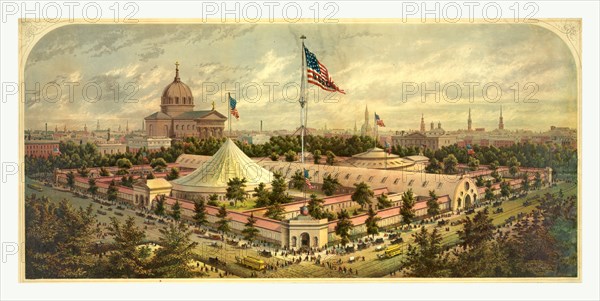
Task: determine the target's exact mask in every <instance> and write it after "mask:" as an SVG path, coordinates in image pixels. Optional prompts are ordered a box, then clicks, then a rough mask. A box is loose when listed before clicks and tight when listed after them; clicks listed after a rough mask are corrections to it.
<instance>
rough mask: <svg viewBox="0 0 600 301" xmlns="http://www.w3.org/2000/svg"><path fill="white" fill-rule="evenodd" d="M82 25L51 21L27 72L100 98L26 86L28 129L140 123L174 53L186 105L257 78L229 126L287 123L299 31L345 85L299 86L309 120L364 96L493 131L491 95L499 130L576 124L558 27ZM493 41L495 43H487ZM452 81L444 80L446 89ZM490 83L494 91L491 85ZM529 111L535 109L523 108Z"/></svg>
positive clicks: (316, 121) (338, 122)
mask: <svg viewBox="0 0 600 301" xmlns="http://www.w3.org/2000/svg"><path fill="white" fill-rule="evenodd" d="M80 26H81V25H71V26H66V27H61V28H58V29H56V30H54V31H52V32H50V33H49V34H47V35H46V36H44V37H43V38H42V39H41V40H40V41H39V42H38V43H37V44H36V45H35V46H34V49H33V50H32V52H31V54H30V56H29V58H28V60H27V64H26V67H25V83H26V85H29V87H32V86H33V85H34V83H36V82H39V83H41V84H42V85H43V84H45V83H49V82H52V83H56V84H58V85H59V86H62V87H65V83H68V82H78V83H80V86H79V87H81V86H84V85H85V84H86V83H90V82H93V83H98V84H99V85H100V87H101V88H102V91H103V94H102V97H101V98H100V100H99V101H97V102H93V103H92V102H86V101H85V100H83V99H81V97H79V98H78V97H77V95H78V92H79V95H80V94H81V91H80V90H78V88H77V87H76V88H75V90H74V92H75V95H76V96H75V97H74V99H73V101H72V102H71V101H69V95H67V94H68V93H62V95H61V98H60V99H61V100H60V101H58V102H54V103H52V102H48V101H43V100H42V101H40V102H33V101H34V100H35V98H36V96H35V95H34V94H28V95H26V106H25V127H26V128H43V126H44V123H46V122H48V123H49V124H67V126H68V127H70V128H72V127H83V125H84V124H86V123H87V124H88V127H89V126H90V124H89V123H90V122H94V121H95V120H96V119H100V120H104V121H106V122H107V123H111V124H118V123H121V124H125V122H126V120H129V123H130V127H131V128H132V129H139V128H140V127H141V122H142V118H143V117H144V116H147V115H148V114H149V113H151V112H153V111H154V110H155V108H156V106H157V105H158V104H159V103H160V94H161V92H162V89H163V88H164V87H165V86H167V85H168V84H169V83H170V82H171V81H172V78H173V76H174V63H175V61H179V62H180V64H181V67H180V69H181V78H182V81H183V82H184V83H186V84H187V85H189V86H190V88H191V90H192V93H193V95H194V98H195V103H196V106H195V109H196V110H207V109H210V107H211V103H212V101H215V103H216V109H217V110H219V111H220V112H225V113H226V111H227V107H226V103H225V102H224V99H225V95H226V93H225V91H219V92H218V94H217V95H219V96H220V97H219V98H220V99H219V98H218V97H215V96H207V97H204V94H203V93H202V91H203V84H204V90H206V89H207V87H208V86H207V85H214V84H217V85H219V86H220V85H221V84H224V85H225V86H226V87H233V86H235V83H239V85H240V87H241V88H243V87H244V86H245V85H255V84H257V85H258V86H260V87H261V90H262V91H261V92H262V97H261V98H260V99H257V100H251V99H250V98H253V97H255V96H256V93H254V92H252V91H253V90H255V89H254V88H252V87H251V88H248V89H247V90H246V91H247V93H243V91H240V92H239V93H240V94H243V95H240V96H241V97H238V101H239V102H240V103H239V107H238V110H239V112H240V116H241V118H240V120H239V121H235V120H234V122H232V124H233V129H234V130H254V129H258V127H259V121H260V120H264V123H265V128H266V129H269V130H274V129H294V128H295V127H297V126H298V124H299V120H298V119H299V110H298V109H299V106H298V104H297V102H294V101H293V99H294V97H291V96H290V97H287V99H284V98H283V97H282V96H281V94H282V91H281V90H280V89H279V88H280V87H282V86H283V85H284V84H285V83H289V84H292V85H294V84H295V85H297V84H299V81H300V51H299V50H300V44H299V43H300V40H299V39H298V37H299V36H300V34H305V35H307V36H308V37H309V38H308V39H307V40H306V46H307V47H308V48H309V49H310V50H311V51H312V52H313V53H315V55H316V56H317V58H318V59H319V60H320V61H321V62H322V63H323V64H325V65H326V66H327V67H328V69H329V71H330V74H331V76H332V77H333V78H334V79H335V80H336V83H337V84H338V85H339V86H340V87H341V88H343V89H345V90H346V91H347V94H346V95H341V94H334V95H333V97H334V98H335V99H337V102H333V103H323V99H324V98H325V97H326V96H327V94H326V93H325V92H324V91H320V90H317V89H316V88H315V87H310V88H311V90H310V92H309V93H313V92H317V93H319V94H318V95H319V97H320V99H319V102H318V103H314V102H311V103H310V104H309V113H308V114H309V120H308V126H309V127H314V128H322V127H323V125H324V124H325V123H327V127H328V128H344V129H352V128H353V126H354V122H355V121H356V122H358V123H361V121H362V120H363V118H361V117H362V116H363V111H364V107H365V105H368V106H369V108H370V111H376V112H377V113H378V114H379V115H380V116H381V118H382V119H384V120H385V122H386V126H387V128H386V129H392V130H410V129H418V126H419V122H420V116H421V113H424V114H425V120H426V122H427V123H430V122H432V121H433V122H435V123H436V124H437V122H442V125H443V127H444V128H446V129H448V130H455V129H466V127H467V125H466V120H467V117H468V116H467V115H468V110H469V108H471V110H472V119H473V127H474V128H486V130H491V129H494V128H496V127H497V123H498V116H499V111H500V106H502V108H503V113H504V122H505V124H506V128H507V129H511V130H515V129H530V130H533V131H545V130H547V129H549V127H550V126H553V125H554V126H566V127H571V128H576V127H577V100H576V99H577V98H576V95H577V88H576V87H577V79H576V71H575V70H576V66H575V63H574V59H573V57H572V55H571V54H570V52H569V49H568V48H567V46H566V45H565V44H564V43H563V42H562V40H560V38H559V37H558V36H556V35H555V34H554V33H552V32H550V31H548V30H546V29H543V28H542V27H539V26H536V25H510V24H495V25H490V24H485V25H484V24H482V25H473V24H471V25H468V26H464V30H456V28H455V27H452V26H450V27H448V26H447V25H446V26H444V25H432V24H401V25H398V24H371V25H368V26H364V25H361V26H360V27H358V25H356V24H336V25H333V26H331V27H327V28H321V27H318V30H317V27H316V26H313V25H311V24H294V25H287V24H284V25H282V24H271V25H265V24H262V25H212V24H203V25H137V26H136V27H135V28H134V27H131V26H127V25H86V30H82V29H81V28H80ZM353 26H355V27H353ZM455 26H463V25H455ZM355 29H359V30H355ZM249 43H251V44H252V45H255V47H252V49H249V48H247V49H244V51H243V52H242V51H238V50H237V49H236V46H237V45H238V44H239V45H248V44H249ZM373 45H378V46H377V47H375V46H373ZM500 46H502V50H501V51H497V49H496V48H497V47H500ZM215 49H218V50H215ZM223 49H229V50H226V51H224V50H223ZM198 53H201V55H198ZM373 54H376V55H373ZM50 66H52V68H50ZM469 66H470V67H469ZM491 71H493V72H491ZM115 82H116V83H118V84H119V85H120V89H119V91H120V92H121V93H120V96H121V97H125V96H123V95H127V94H128V93H129V92H130V91H131V89H132V87H128V88H131V89H126V88H127V87H126V84H127V83H134V85H135V87H136V88H138V90H137V92H135V94H134V98H136V99H137V100H136V101H134V102H131V103H126V102H123V101H122V100H120V101H117V102H115V100H114V95H113V93H114V89H112V88H111V84H112V83H115ZM413 82H414V83H417V84H420V83H422V82H424V83H426V88H427V89H429V88H433V87H434V85H435V83H440V89H442V87H443V86H444V85H445V84H449V83H453V82H456V83H458V84H459V86H461V89H462V94H463V95H462V98H461V99H460V100H458V101H457V102H456V103H449V102H447V101H444V100H440V102H439V103H436V102H435V100H434V99H433V96H432V95H429V96H427V99H426V102H425V103H422V100H421V95H420V93H417V94H415V95H412V96H410V97H407V99H406V102H404V101H403V97H404V95H403V93H402V85H403V83H405V84H406V83H409V84H410V83H413ZM469 82H479V83H481V84H480V86H479V87H481V86H483V85H484V84H485V83H492V82H496V83H498V84H499V86H500V87H501V89H502V91H503V96H502V98H501V99H500V100H499V101H498V102H496V103H489V102H487V101H486V100H484V99H483V98H482V96H481V95H480V94H479V95H477V92H476V95H475V96H474V98H473V102H472V103H471V102H470V101H469V98H468V96H467V95H466V92H467V91H468V88H467V87H466V86H465V85H464V83H469ZM515 82H517V83H519V90H520V96H519V98H520V100H521V101H519V102H518V103H515V102H514V94H513V93H514V87H515V86H514V84H515ZM529 82H534V83H536V84H537V87H538V91H537V92H536V93H535V95H534V97H533V98H535V99H538V100H539V102H538V103H523V101H522V99H523V98H524V97H525V96H527V95H528V93H529V92H531V91H533V90H532V89H533V88H529V89H528V90H525V85H526V83H529ZM250 83H255V84H250ZM265 83H266V84H267V85H265ZM269 83H270V84H269ZM273 83H280V84H279V86H278V87H275V88H274V91H275V93H274V96H273V97H271V96H270V95H269V93H267V92H268V91H267V88H268V85H273ZM211 87H212V86H211ZM254 87H256V86H254ZM511 87H512V90H511ZM213 88H214V87H213ZM219 89H220V88H219ZM240 90H242V89H240ZM292 90H293V89H291V90H290V91H292ZM476 90H477V89H476ZM49 91H52V89H49ZM452 91H453V90H452V88H449V89H448V97H450V96H452V95H451V94H452ZM253 93H254V94H253ZM405 94H406V93H405ZM489 94H491V95H493V88H492V90H491V92H489ZM278 95H279V96H278ZM52 96H53V95H49V96H48V97H49V98H51V97H52ZM438 97H440V98H441V97H442V95H441V92H440V94H438ZM271 100H272V102H270V101H271ZM556 112H560V114H557V113H556ZM535 114H544V117H543V118H531V116H534V115H535ZM48 116H51V117H48ZM111 120H112V121H111ZM540 120H542V121H540ZM115 121H117V122H115ZM359 125H360V124H359ZM92 126H93V125H92ZM59 127H60V126H59ZM51 128H53V127H51Z"/></svg>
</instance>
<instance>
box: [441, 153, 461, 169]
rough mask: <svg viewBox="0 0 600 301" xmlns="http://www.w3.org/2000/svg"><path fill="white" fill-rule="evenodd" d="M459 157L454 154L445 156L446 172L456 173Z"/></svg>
mask: <svg viewBox="0 0 600 301" xmlns="http://www.w3.org/2000/svg"><path fill="white" fill-rule="evenodd" d="M457 167H458V159H456V156H454V155H453V154H450V155H448V156H447V157H446V158H444V173H446V174H455V173H457V172H458V168H457Z"/></svg>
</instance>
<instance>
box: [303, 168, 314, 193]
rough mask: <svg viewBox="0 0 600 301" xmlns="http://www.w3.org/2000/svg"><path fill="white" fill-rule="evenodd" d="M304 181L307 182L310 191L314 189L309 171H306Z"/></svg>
mask: <svg viewBox="0 0 600 301" xmlns="http://www.w3.org/2000/svg"><path fill="white" fill-rule="evenodd" d="M304 181H305V182H306V186H308V189H313V186H312V184H311V183H310V180H309V176H308V169H305V170H304Z"/></svg>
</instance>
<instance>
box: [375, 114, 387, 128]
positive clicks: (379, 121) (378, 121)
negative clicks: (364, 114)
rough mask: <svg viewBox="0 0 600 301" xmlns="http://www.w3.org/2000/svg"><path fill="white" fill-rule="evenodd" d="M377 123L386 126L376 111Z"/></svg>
mask: <svg viewBox="0 0 600 301" xmlns="http://www.w3.org/2000/svg"><path fill="white" fill-rule="evenodd" d="M375 123H376V124H377V125H378V126H381V127H385V123H383V120H381V118H379V115H377V113H375Z"/></svg>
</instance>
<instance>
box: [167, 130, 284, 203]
mask: <svg viewBox="0 0 600 301" xmlns="http://www.w3.org/2000/svg"><path fill="white" fill-rule="evenodd" d="M235 177H238V178H240V179H241V178H246V181H247V182H246V190H247V191H251V190H253V189H254V187H256V186H258V185H259V184H260V183H265V185H266V186H267V187H269V186H270V183H271V181H272V179H273V173H271V172H270V171H268V170H266V169H264V168H262V167H261V166H260V165H258V164H257V163H256V162H254V161H253V160H252V159H250V158H249V157H248V156H246V154H244V152H242V151H241V150H240V149H239V148H238V147H237V145H235V143H234V142H233V141H231V139H227V140H226V141H225V143H223V145H222V146H221V148H220V149H219V150H218V151H217V152H216V153H215V154H214V155H213V156H212V158H210V159H209V160H208V161H206V162H205V163H204V164H202V165H201V166H200V167H198V169H196V170H195V171H193V172H192V173H190V174H189V175H187V176H185V177H182V178H179V179H176V180H173V181H172V182H171V184H172V185H173V191H174V192H175V193H176V194H177V193H178V192H180V193H182V194H183V195H185V194H187V193H192V194H194V193H200V194H206V193H217V194H222V193H225V189H226V188H227V181H229V179H232V178H235Z"/></svg>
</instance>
